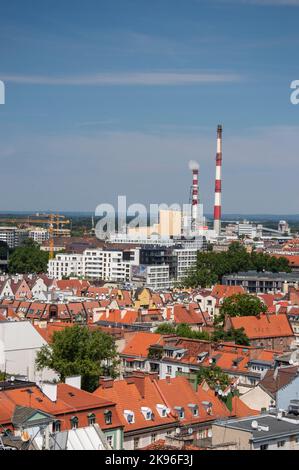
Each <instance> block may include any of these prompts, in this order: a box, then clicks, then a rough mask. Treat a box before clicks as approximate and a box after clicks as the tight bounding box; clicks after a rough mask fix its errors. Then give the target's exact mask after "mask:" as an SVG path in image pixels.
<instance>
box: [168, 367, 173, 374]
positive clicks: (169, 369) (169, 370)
mask: <svg viewBox="0 0 299 470" xmlns="http://www.w3.org/2000/svg"><path fill="white" fill-rule="evenodd" d="M171 372H172V367H171V366H167V374H171Z"/></svg>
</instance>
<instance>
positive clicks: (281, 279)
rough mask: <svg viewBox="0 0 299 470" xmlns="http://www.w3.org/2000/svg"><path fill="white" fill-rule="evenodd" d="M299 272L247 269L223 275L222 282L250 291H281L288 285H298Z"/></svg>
mask: <svg viewBox="0 0 299 470" xmlns="http://www.w3.org/2000/svg"><path fill="white" fill-rule="evenodd" d="M298 282H299V273H295V272H293V273H284V272H280V273H271V272H257V271H247V272H239V273H236V274H229V275H226V276H223V277H222V284H224V285H228V286H242V287H243V288H244V289H245V290H247V291H248V292H250V293H267V292H270V291H271V292H281V291H283V290H284V288H285V286H286V285H289V286H293V285H298Z"/></svg>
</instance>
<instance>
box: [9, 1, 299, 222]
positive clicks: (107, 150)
mask: <svg viewBox="0 0 299 470" xmlns="http://www.w3.org/2000/svg"><path fill="white" fill-rule="evenodd" d="M298 6H299V2H294V1H287V0H284V1H279V0H267V2H265V1H263V0H254V1H253V0H252V1H250V0H248V1H244V0H189V1H188V2H186V1H185V0H175V1H174V0H163V1H162V2H148V1H147V0H101V1H100V2H99V1H96V0H89V1H88V2H85V3H84V5H83V4H82V2H80V1H79V0H73V1H72V8H70V7H69V2H67V1H58V0H52V1H51V2H46V3H43V4H40V3H37V2H35V1H34V0H27V2H22V1H21V0H15V1H14V2H10V3H9V2H5V4H4V5H2V6H1V16H0V57H1V61H0V80H3V81H4V82H5V86H6V103H5V105H1V106H0V165H1V167H0V168H1V183H0V210H1V211H12V210H15V211H26V210H27V211H41V210H59V211H66V210H67V211H90V212H92V211H94V210H95V208H96V206H97V205H98V204H100V203H102V202H107V203H111V204H115V203H116V200H117V196H118V195H123V194H124V195H126V196H127V200H128V204H131V203H134V202H139V203H143V204H145V205H148V204H150V203H163V202H164V203H167V204H171V203H179V204H183V203H186V202H188V199H189V189H190V184H191V173H190V170H189V169H188V162H189V160H195V161H197V162H198V163H199V165H200V175H199V183H200V198H201V201H202V202H203V203H204V212H205V213H211V212H212V206H213V202H214V200H213V199H214V174H215V153H216V128H217V124H219V123H221V124H222V125H223V212H224V213H226V214H232V213H238V214H240V213H242V214H243V213H244V215H245V214H297V213H298V212H299V211H298V199H299V198H298V196H299V189H298V184H297V174H298V170H299V159H298V135H299V134H298V130H299V125H298V118H299V105H298V106H294V105H292V104H291V103H290V93H291V90H290V83H291V81H293V80H295V79H299V76H298V66H297V63H296V60H295V55H294V52H295V50H296V49H297V46H298V40H299V37H298V25H297V17H298V16H297V15H298V13H299V8H298Z"/></svg>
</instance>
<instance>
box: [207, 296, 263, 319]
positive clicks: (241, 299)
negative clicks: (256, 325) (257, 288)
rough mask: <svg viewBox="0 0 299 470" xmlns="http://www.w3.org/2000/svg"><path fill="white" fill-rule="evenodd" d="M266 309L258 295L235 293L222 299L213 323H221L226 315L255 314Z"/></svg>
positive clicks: (242, 315)
mask: <svg viewBox="0 0 299 470" xmlns="http://www.w3.org/2000/svg"><path fill="white" fill-rule="evenodd" d="M266 311H267V306H266V305H265V304H264V302H262V301H261V300H260V299H259V298H258V297H256V296H254V295H251V294H235V295H231V296H230V297H226V298H225V299H224V300H223V303H222V305H221V307H220V312H219V315H218V316H217V317H216V319H215V323H216V324H223V322H224V318H225V316H226V315H229V316H230V317H245V316H257V315H259V314H260V313H265V312H266Z"/></svg>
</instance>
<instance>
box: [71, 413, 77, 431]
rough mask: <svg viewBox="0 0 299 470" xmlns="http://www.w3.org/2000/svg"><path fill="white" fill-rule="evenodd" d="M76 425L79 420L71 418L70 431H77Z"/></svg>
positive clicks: (74, 417) (75, 417)
mask: <svg viewBox="0 0 299 470" xmlns="http://www.w3.org/2000/svg"><path fill="white" fill-rule="evenodd" d="M78 423H79V420H78V418H77V416H73V417H72V418H71V429H78Z"/></svg>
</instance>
